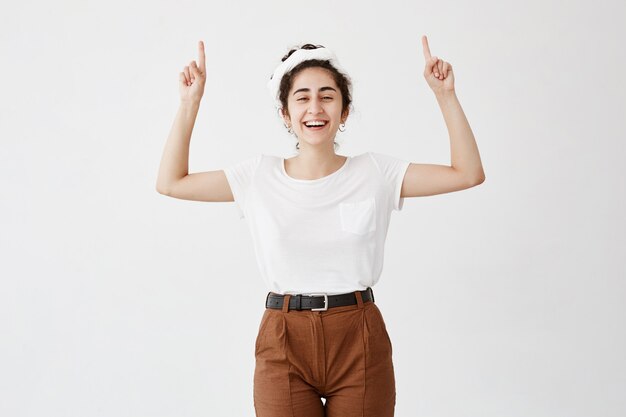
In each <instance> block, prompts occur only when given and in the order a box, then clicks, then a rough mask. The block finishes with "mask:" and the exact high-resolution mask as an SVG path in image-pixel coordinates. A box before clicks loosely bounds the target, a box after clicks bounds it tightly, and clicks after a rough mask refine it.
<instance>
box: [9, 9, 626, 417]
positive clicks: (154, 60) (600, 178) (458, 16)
mask: <svg viewBox="0 0 626 417" xmlns="http://www.w3.org/2000/svg"><path fill="white" fill-rule="evenodd" d="M625 12H626V7H625V6H624V4H623V3H622V2H618V1H617V0H614V1H598V2H581V1H578V2H567V3H565V2H560V1H547V2H546V1H535V0H532V1H525V2H519V1H501V0H500V1H485V0H482V1H481V0H478V1H472V2H469V1H467V2H460V1H457V2H450V1H438V2H415V1H411V2H408V1H397V0H393V1H385V2H384V3H381V2H363V1H358V2H357V1H343V2H334V1H324V0H320V1H316V2H313V3H310V2H293V1H273V2H267V1H266V2H256V1H246V2H228V3H227V2H220V3H218V2H206V1H202V2H200V1H197V2H191V1H178V2H174V1H169V2H164V1H160V2H154V1H141V2H137V1H134V2H133V1H124V2H119V1H108V2H79V1H62V2H45V1H41V0H39V1H26V2H17V3H16V2H13V3H11V4H10V3H8V2H5V3H3V4H2V6H1V8H0V23H1V24H0V33H1V34H2V38H1V43H0V48H1V51H0V52H1V54H0V55H1V60H2V65H1V66H0V90H1V91H2V101H1V103H0V106H1V107H0V187H1V188H2V192H1V194H2V197H1V204H0V216H1V217H0V230H1V233H0V245H1V246H0V256H1V258H2V259H1V262H0V268H1V269H0V273H1V276H2V278H1V291H0V338H1V343H0V414H2V415H3V416H12V417H21V416H46V417H53V416H80V417H86V416H115V417H143V416H146V417H161V416H168V417H169V416H206V415H211V416H254V408H253V402H252V376H253V372H254V340H255V337H256V332H257V330H258V325H259V321H260V318H261V315H262V313H263V309H264V300H265V295H266V289H265V287H264V284H263V283H262V281H261V278H260V276H259V273H258V270H257V265H256V260H255V258H254V253H253V248H252V242H251V239H250V235H249V232H248V229H247V224H246V222H245V221H240V220H239V219H238V217H237V214H236V209H235V206H234V203H211V204H210V203H199V202H192V201H184V200H176V199H173V198H168V197H165V196H163V195H160V194H158V193H157V192H156V191H155V184H156V175H157V170H158V166H159V162H160V158H161V153H162V150H163V145H164V144H165V139H166V138H167V135H168V133H169V129H170V127H171V124H172V122H173V120H174V116H175V114H176V110H177V108H178V103H179V97H178V73H179V72H180V71H182V68H183V67H184V66H185V65H188V64H189V62H190V61H191V60H193V59H196V60H197V59H198V56H197V50H196V47H197V42H198V40H200V39H202V40H204V42H205V45H206V51H207V71H208V74H209V78H208V81H207V84H206V89H205V95H204V98H203V102H202V105H201V107H200V112H199V115H198V119H197V123H196V126H195V129H194V132H193V136H192V142H191V155H190V165H189V166H190V172H198V171H207V170H214V169H220V168H223V167H225V166H227V165H229V164H232V163H235V162H237V161H240V160H243V159H244V158H247V157H250V156H253V155H254V154H256V153H258V152H264V153H269V154H276V155H283V156H291V155H293V149H294V148H293V146H294V145H295V140H293V139H292V138H291V137H290V136H289V135H288V133H287V132H286V131H285V129H284V127H283V125H282V123H281V121H280V119H279V118H278V116H277V115H276V113H275V111H274V109H273V107H272V103H271V100H270V98H269V95H268V93H267V90H266V81H267V79H268V78H269V76H270V74H271V73H272V71H273V69H274V67H275V66H276V65H278V63H280V59H281V57H282V56H283V55H284V54H285V53H286V52H287V51H288V50H289V48H290V47H292V46H295V45H300V44H303V43H309V42H310V43H316V44H322V45H324V46H326V47H329V48H331V49H332V50H333V51H335V53H336V54H337V56H338V57H339V60H340V62H341V63H342V65H343V66H344V67H345V68H346V69H347V70H348V71H349V72H350V73H351V76H352V78H353V80H354V106H355V110H356V111H355V112H354V113H353V114H352V115H351V116H350V118H349V119H348V122H347V124H346V132H345V133H339V134H338V141H339V143H340V144H341V147H340V148H339V149H338V151H337V152H338V153H340V154H343V155H356V154H359V153H361V152H365V151H377V152H383V153H387V154H390V155H395V156H398V157H405V158H406V159H408V160H411V161H413V162H420V163H439V164H449V163H450V149H449V139H448V134H447V130H446V127H445V124H444V121H443V118H442V115H441V112H440V109H439V107H438V105H437V102H436V100H435V97H434V95H433V93H432V91H431V90H430V89H429V87H428V85H427V84H426V81H425V80H424V78H423V75H422V73H423V67H424V58H423V55H422V49H421V43H420V37H421V35H422V34H426V35H427V36H428V37H429V40H430V47H431V51H432V53H433V55H436V56H438V57H441V58H442V59H444V60H446V61H449V62H450V63H452V65H453V66H454V69H455V78H456V89H457V96H458V97H459V100H460V102H461V105H462V106H463V109H464V111H465V114H466V115H467V117H468V119H469V121H470V124H471V126H472V129H473V131H474V134H475V136H476V140H477V143H478V147H479V149H480V153H481V157H482V161H483V165H484V169H485V173H486V177H487V180H486V181H485V183H483V184H482V185H480V186H478V187H475V188H471V189H468V190H464V191H462V192H456V193H450V194H444V195H437V196H431V197H425V198H412V199H407V200H406V201H405V205H404V210H403V211H401V212H395V213H394V214H393V219H392V223H391V226H390V230H389V235H388V241H387V247H386V259H385V268H384V271H383V275H382V276H381V279H380V282H379V283H378V284H377V285H376V286H375V288H374V290H375V294H376V302H377V304H378V305H379V308H380V309H381V311H382V312H383V314H384V317H385V320H386V322H387V328H388V331H389V333H390V336H391V338H392V341H393V345H394V364H395V369H396V378H397V382H396V383H397V406H396V415H397V416H400V417H405V416H406V417H409V416H429V417H431V416H432V417H435V416H437V417H439V416H441V417H443V416H446V417H447V416H455V417H456V416H479V417H487V416H494V417H496V416H497V417H501V416H507V417H517V416H524V417H531V416H532V417H544V416H545V417H561V416H563V417H577V416H580V417H583V416H584V417H588V416H597V417H600V416H602V417H613V416H615V417H617V416H623V415H625V414H626V397H625V396H624V395H623V394H624V392H625V391H626V379H625V378H624V374H625V372H626V359H625V355H624V352H625V351H626V334H625V330H624V329H626V308H625V307H624V299H625V295H626V285H625V284H624V278H625V277H626V262H625V261H624V255H625V254H626V251H625V249H626V239H625V237H624V234H625V232H626V230H625V229H626V227H625V222H624V215H623V213H624V211H625V208H626V207H625V192H624V190H625V187H624V185H625V184H624V182H625V181H624V169H623V164H624V160H625V157H626V152H625V141H626V135H625V133H626V129H625V125H624V104H623V103H624V101H623V98H624V95H625V93H626V91H625V90H626V89H625V87H624V82H623V73H624V70H625V69H626V65H625V52H624V51H625V50H624V48H623V45H622V44H621V40H623V39H624V38H625V37H626V31H625V30H624V29H623V25H622V23H623V19H624V16H625V15H626V13H625ZM216 294H217V295H216Z"/></svg>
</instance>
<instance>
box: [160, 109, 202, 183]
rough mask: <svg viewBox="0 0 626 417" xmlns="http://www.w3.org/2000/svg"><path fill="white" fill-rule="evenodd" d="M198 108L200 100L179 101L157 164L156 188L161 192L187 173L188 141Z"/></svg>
mask: <svg viewBox="0 0 626 417" xmlns="http://www.w3.org/2000/svg"><path fill="white" fill-rule="evenodd" d="M199 108H200V102H198V103H191V102H185V101H181V103H180V106H179V108H178V112H177V113H176V118H175V119H174V124H173V125H172V128H171V130H170V133H169V136H168V138H167V142H166V143H165V148H164V149H163V156H162V157H161V165H160V166H159V174H158V178H157V185H156V188H157V190H158V191H159V192H161V193H167V190H168V188H169V187H170V186H171V185H172V184H174V183H175V182H176V181H178V180H180V179H181V178H183V177H185V176H186V175H187V174H188V173H189V142H190V141H191V132H192V131H193V126H194V124H195V121H196V116H197V115H198V109H199Z"/></svg>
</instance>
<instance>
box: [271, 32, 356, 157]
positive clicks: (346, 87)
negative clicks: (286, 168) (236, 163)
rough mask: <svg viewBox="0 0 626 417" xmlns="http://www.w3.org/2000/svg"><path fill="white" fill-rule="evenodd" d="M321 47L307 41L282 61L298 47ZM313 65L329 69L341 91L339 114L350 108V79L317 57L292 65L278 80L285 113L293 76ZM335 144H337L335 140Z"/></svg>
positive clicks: (286, 112)
mask: <svg viewBox="0 0 626 417" xmlns="http://www.w3.org/2000/svg"><path fill="white" fill-rule="evenodd" d="M323 47H324V46H322V45H313V44H310V43H307V44H304V45H302V46H301V47H296V48H293V49H291V50H290V51H289V52H288V53H287V54H286V55H285V56H284V57H283V58H282V62H285V61H286V60H287V58H289V57H290V56H291V54H293V53H294V52H296V51H297V50H298V49H317V48H323ZM313 67H320V68H325V69H327V70H328V71H330V74H331V76H332V77H333V79H334V80H335V83H336V84H337V87H339V91H341V99H342V106H341V114H342V115H343V114H344V112H345V111H346V109H350V107H352V95H351V94H350V89H351V87H352V81H351V80H350V78H349V77H346V76H345V75H344V74H342V73H340V72H339V71H338V70H337V69H336V68H335V67H334V66H333V65H332V64H331V63H330V62H329V61H326V60H319V59H310V60H307V61H303V62H301V63H299V64H298V65H296V66H295V67H293V69H292V70H291V71H289V72H287V73H286V74H285V75H284V76H283V78H282V79H281V80H280V87H279V88H278V96H279V99H280V103H281V105H282V107H283V112H285V114H286V115H289V110H288V108H287V97H288V96H289V91H290V90H291V87H292V86H293V80H294V78H295V76H296V75H298V73H300V71H302V70H303V69H305V68H313ZM299 144H300V142H297V143H296V149H300V148H299V146H298V145H299ZM335 146H338V144H337V142H335Z"/></svg>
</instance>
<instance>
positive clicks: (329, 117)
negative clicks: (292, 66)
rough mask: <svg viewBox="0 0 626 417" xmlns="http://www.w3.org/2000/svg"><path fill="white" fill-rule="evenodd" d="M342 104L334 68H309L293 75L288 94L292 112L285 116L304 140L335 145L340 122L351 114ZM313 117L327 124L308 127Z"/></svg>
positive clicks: (287, 122)
mask: <svg viewBox="0 0 626 417" xmlns="http://www.w3.org/2000/svg"><path fill="white" fill-rule="evenodd" d="M341 107H342V96H341V91H340V90H339V87H337V84H336V83H335V80H334V79H333V77H332V75H331V73H330V71H328V70H327V69H324V68H320V67H311V68H305V69H303V70H302V71H300V72H299V73H298V74H297V75H296V76H295V77H294V79H293V84H292V86H291V90H290V91H289V95H288V97H287V109H288V114H286V115H283V118H284V120H285V124H287V126H291V127H292V129H293V132H294V133H295V134H296V136H298V139H299V140H300V142H306V143H307V144H310V145H313V146H315V145H320V144H327V145H328V146H330V147H331V148H332V147H333V141H334V139H335V136H336V134H337V130H338V129H339V125H340V124H341V123H344V122H345V120H346V118H347V117H348V109H346V110H345V112H344V114H343V115H342V114H341V110H342V109H341ZM313 120H320V121H323V122H324V126H313V127H307V126H306V124H310V123H308V122H311V121H313Z"/></svg>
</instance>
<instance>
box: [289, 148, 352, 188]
mask: <svg viewBox="0 0 626 417" xmlns="http://www.w3.org/2000/svg"><path fill="white" fill-rule="evenodd" d="M351 159H352V157H351V156H349V155H346V160H345V162H344V163H343V165H342V166H340V167H339V169H338V170H336V171H335V172H331V173H330V174H328V175H326V176H325V177H321V178H316V179H314V180H303V179H298V178H293V177H291V176H289V174H287V170H286V169H285V158H279V160H280V170H281V171H282V173H283V176H284V177H285V178H287V179H288V180H290V181H294V182H299V183H304V184H314V183H317V182H321V181H326V180H327V179H329V178H332V177H335V176H337V175H338V174H339V173H340V172H341V171H343V170H344V169H346V167H347V166H348V164H349V163H350V160H351Z"/></svg>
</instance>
